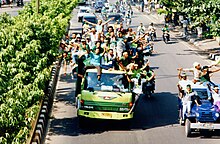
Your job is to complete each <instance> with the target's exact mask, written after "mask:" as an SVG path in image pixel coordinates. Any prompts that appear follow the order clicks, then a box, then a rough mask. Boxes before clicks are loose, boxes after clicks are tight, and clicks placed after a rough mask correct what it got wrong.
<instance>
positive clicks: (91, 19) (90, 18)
mask: <svg viewBox="0 0 220 144" xmlns="http://www.w3.org/2000/svg"><path fill="white" fill-rule="evenodd" d="M84 19H85V20H87V21H89V22H91V23H97V21H96V18H95V17H84Z"/></svg>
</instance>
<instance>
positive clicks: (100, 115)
mask: <svg viewBox="0 0 220 144" xmlns="http://www.w3.org/2000/svg"><path fill="white" fill-rule="evenodd" d="M77 114H78V116H83V117H88V118H95V119H112V120H123V119H131V118H133V112H131V113H118V112H101V111H87V110H80V109H78V111H77Z"/></svg>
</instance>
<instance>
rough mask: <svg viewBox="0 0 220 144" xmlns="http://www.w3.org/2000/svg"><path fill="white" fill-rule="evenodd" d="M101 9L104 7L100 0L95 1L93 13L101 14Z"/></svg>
mask: <svg viewBox="0 0 220 144" xmlns="http://www.w3.org/2000/svg"><path fill="white" fill-rule="evenodd" d="M102 7H104V2H103V1H101V0H97V1H96V2H95V6H94V8H95V12H101V10H102Z"/></svg>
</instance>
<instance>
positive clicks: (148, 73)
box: [142, 65, 155, 93]
mask: <svg viewBox="0 0 220 144" xmlns="http://www.w3.org/2000/svg"><path fill="white" fill-rule="evenodd" d="M142 70H143V72H142V74H143V76H144V77H145V78H146V82H145V84H143V91H145V89H146V86H147V83H150V84H151V92H152V93H154V90H155V73H154V71H153V70H151V69H150V66H149V65H146V66H145V67H144V68H142Z"/></svg>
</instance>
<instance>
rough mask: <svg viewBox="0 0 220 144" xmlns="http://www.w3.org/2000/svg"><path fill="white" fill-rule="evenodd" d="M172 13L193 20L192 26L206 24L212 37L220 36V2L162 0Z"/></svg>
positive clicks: (212, 0) (217, 0)
mask: <svg viewBox="0 0 220 144" xmlns="http://www.w3.org/2000/svg"><path fill="white" fill-rule="evenodd" d="M160 3H161V4H163V5H164V6H165V7H166V8H167V9H169V10H170V11H176V12H178V13H180V14H182V15H185V16H187V17H189V18H191V21H192V26H198V25H200V24H206V25H207V26H209V27H210V28H211V33H210V34H211V35H213V36H219V35H220V33H219V27H220V26H219V19H220V0H203V1H201V0H160Z"/></svg>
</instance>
